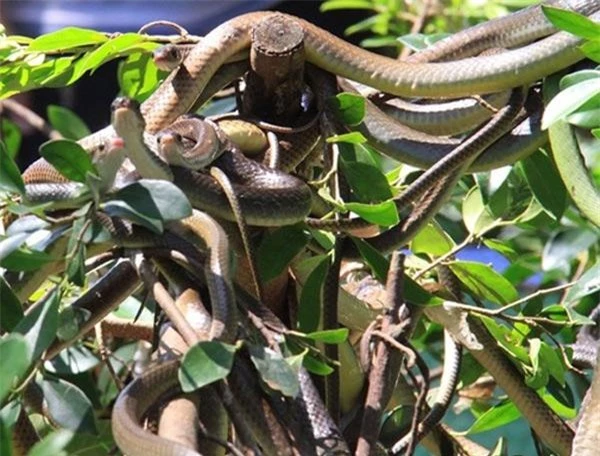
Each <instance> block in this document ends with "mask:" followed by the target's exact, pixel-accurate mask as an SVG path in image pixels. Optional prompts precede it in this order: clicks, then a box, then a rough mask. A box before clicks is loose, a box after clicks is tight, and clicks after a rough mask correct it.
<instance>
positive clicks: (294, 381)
mask: <svg viewBox="0 0 600 456" xmlns="http://www.w3.org/2000/svg"><path fill="white" fill-rule="evenodd" d="M248 349H249V351H250V359H251V360H252V363H253V364H254V366H255V367H256V370H258V372H259V374H260V377H261V378H262V380H263V381H264V382H265V383H266V384H267V385H268V386H269V388H271V389H273V390H275V391H281V394H283V395H284V396H288V397H296V396H297V395H298V393H299V392H300V385H299V383H298V372H297V371H294V369H292V367H291V366H290V365H289V364H288V362H287V361H286V360H285V359H284V358H283V356H281V354H280V353H277V352H275V351H274V350H272V349H270V348H267V347H262V346H258V345H252V346H250V347H248Z"/></svg>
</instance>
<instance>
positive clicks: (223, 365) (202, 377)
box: [178, 340, 238, 393]
mask: <svg viewBox="0 0 600 456" xmlns="http://www.w3.org/2000/svg"><path fill="white" fill-rule="evenodd" d="M237 349H238V347H237V346H235V345H229V344H226V343H224V342H219V341H216V340H211V341H207V342H199V343H197V344H196V345H194V346H193V347H191V348H190V349H189V350H188V351H187V352H186V354H185V356H184V357H183V361H182V362H181V367H180V368H179V373H178V376H179V382H180V383H181V388H182V389H183V391H184V392H186V393H189V392H191V391H194V390H196V389H199V388H202V387H203V386H206V385H210V384H211V383H213V382H216V381H218V380H222V379H224V378H225V377H227V375H228V374H229V372H230V371H231V367H232V366H233V360H234V357H235V352H236V351H237Z"/></svg>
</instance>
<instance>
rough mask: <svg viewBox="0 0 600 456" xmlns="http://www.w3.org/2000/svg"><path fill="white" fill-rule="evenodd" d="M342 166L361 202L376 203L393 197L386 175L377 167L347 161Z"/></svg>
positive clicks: (341, 162)
mask: <svg viewBox="0 0 600 456" xmlns="http://www.w3.org/2000/svg"><path fill="white" fill-rule="evenodd" d="M340 164H341V168H342V171H343V173H344V176H345V177H346V180H347V181H348V185H350V187H351V188H352V190H353V191H354V194H355V195H356V197H357V199H358V200H359V201H360V202H363V203H376V202H380V201H385V200H387V199H390V198H391V197H392V196H393V195H392V191H391V189H390V185H389V184H388V181H387V179H386V178H385V175H384V174H383V173H382V172H381V171H380V170H379V169H378V168H376V167H375V166H373V165H369V164H366V163H362V162H357V161H350V160H345V159H342V160H341V161H340Z"/></svg>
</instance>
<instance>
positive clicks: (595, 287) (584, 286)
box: [564, 262, 600, 307]
mask: <svg viewBox="0 0 600 456" xmlns="http://www.w3.org/2000/svg"><path fill="white" fill-rule="evenodd" d="M599 290H600V262H598V263H596V264H595V265H594V266H592V267H591V268H590V269H588V270H587V271H586V272H585V273H584V274H583V275H582V276H581V277H580V278H579V279H578V280H577V283H576V284H575V285H573V286H572V287H571V288H569V291H568V292H567V295H566V296H565V299H564V305H565V306H568V307H570V306H572V305H576V304H578V303H579V300H580V299H582V298H584V297H585V296H588V295H591V294H592V293H596V292H597V291H599Z"/></svg>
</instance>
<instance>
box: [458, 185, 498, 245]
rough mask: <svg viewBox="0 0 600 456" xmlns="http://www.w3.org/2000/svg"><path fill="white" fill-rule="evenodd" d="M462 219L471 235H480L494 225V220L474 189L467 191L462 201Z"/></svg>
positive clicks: (479, 194)
mask: <svg viewBox="0 0 600 456" xmlns="http://www.w3.org/2000/svg"><path fill="white" fill-rule="evenodd" d="M462 217H463V221H464V223H465V226H466V228H467V230H469V232H470V233H471V234H480V233H482V232H484V231H486V230H487V229H489V228H490V227H491V226H494V225H495V224H496V219H495V218H494V216H493V215H492V214H490V213H489V212H488V210H487V209H486V207H485V206H484V204H483V200H482V197H481V193H480V192H479V191H477V188H476V187H474V188H472V189H471V190H469V192H468V193H467V196H465V197H464V199H463V205H462Z"/></svg>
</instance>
